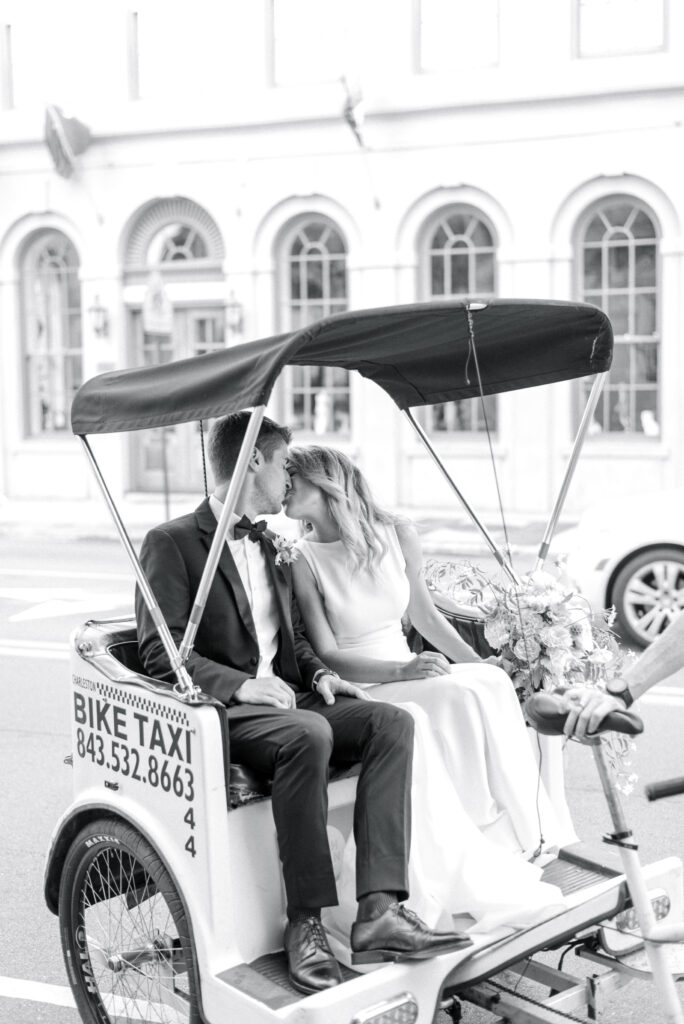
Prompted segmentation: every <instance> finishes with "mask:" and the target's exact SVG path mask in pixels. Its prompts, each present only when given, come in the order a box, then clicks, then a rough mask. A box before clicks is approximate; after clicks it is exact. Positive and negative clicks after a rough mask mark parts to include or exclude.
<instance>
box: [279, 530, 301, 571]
mask: <svg viewBox="0 0 684 1024" xmlns="http://www.w3.org/2000/svg"><path fill="white" fill-rule="evenodd" d="M273 544H274V546H275V549H276V556H275V564H276V565H292V563H293V562H296V561H297V559H298V558H299V550H298V548H297V542H296V541H294V540H289V539H288V538H287V537H283V536H282V534H280V533H276V535H275V537H274V538H273Z"/></svg>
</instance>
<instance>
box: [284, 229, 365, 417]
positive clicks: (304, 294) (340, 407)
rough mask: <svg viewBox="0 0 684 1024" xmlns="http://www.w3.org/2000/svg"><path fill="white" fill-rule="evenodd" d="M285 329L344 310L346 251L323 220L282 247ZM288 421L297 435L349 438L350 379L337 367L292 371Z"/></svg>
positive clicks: (296, 233) (291, 236) (298, 231)
mask: <svg viewBox="0 0 684 1024" xmlns="http://www.w3.org/2000/svg"><path fill="white" fill-rule="evenodd" d="M283 256H284V259H283V263H284V267H283V278H284V285H285V288H284V310H283V313H284V319H285V324H284V326H285V328H286V329H289V330H297V329H298V328H300V327H306V325H307V324H310V323H313V321H314V320H320V319H321V317H324V316H329V315H330V314H331V313H342V312H344V311H345V310H346V308H347V248H346V245H345V242H344V239H343V238H342V234H341V232H340V231H339V229H338V228H337V227H336V226H335V225H334V224H333V223H332V222H331V221H328V220H327V219H326V218H324V217H310V218H308V219H307V220H304V221H301V222H300V223H299V224H297V225H296V227H295V228H294V230H292V231H290V232H289V234H288V235H287V238H286V240H285V245H284V253H283ZM286 405H287V408H286V419H287V422H288V423H289V424H290V425H291V426H292V427H293V428H294V429H296V430H305V431H311V432H313V433H314V434H343V435H344V434H348V433H349V430H350V415H351V413H350V400H349V374H348V372H347V371H346V370H340V369H337V368H335V367H314V366H293V367H292V368H291V371H290V373H289V374H288V378H287V384H286Z"/></svg>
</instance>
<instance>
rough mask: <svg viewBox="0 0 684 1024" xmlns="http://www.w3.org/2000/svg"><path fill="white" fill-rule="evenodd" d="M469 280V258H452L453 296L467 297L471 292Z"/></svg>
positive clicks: (451, 292)
mask: <svg viewBox="0 0 684 1024" xmlns="http://www.w3.org/2000/svg"><path fill="white" fill-rule="evenodd" d="M469 283H470V282H469V279H468V256H467V254H464V255H460V254H459V255H454V256H452V257H451V288H450V289H449V291H450V294H451V295H467V294H468V292H469V291H470V288H469Z"/></svg>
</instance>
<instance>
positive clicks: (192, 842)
mask: <svg viewBox="0 0 684 1024" xmlns="http://www.w3.org/2000/svg"><path fill="white" fill-rule="evenodd" d="M185 849H186V850H187V851H188V853H189V854H190V855H191V856H193V857H195V856H196V855H197V850H196V849H195V837H194V836H190V838H189V839H188V841H187V843H186V844H185Z"/></svg>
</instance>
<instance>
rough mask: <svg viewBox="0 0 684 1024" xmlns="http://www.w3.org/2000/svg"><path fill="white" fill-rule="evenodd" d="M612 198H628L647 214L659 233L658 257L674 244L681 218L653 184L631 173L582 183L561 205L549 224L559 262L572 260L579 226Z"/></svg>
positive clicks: (554, 250)
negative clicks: (643, 208) (641, 206)
mask: <svg viewBox="0 0 684 1024" xmlns="http://www.w3.org/2000/svg"><path fill="white" fill-rule="evenodd" d="M613 196H629V197H630V198H631V199H632V200H636V201H638V202H640V203H641V204H642V205H643V206H644V207H645V212H647V213H648V212H649V211H650V216H651V217H653V218H654V223H655V226H656V228H657V229H658V231H659V238H660V244H661V249H660V251H661V255H663V254H666V253H668V252H669V251H670V250H671V249H672V247H674V246H676V245H677V240H678V239H679V237H680V235H681V232H682V226H681V219H680V217H679V214H678V213H677V210H676V208H675V207H674V205H673V203H672V202H671V200H670V199H669V197H668V196H667V195H666V194H665V193H664V192H663V191H662V189H661V188H660V187H659V186H658V185H656V184H655V183H654V182H652V181H650V180H649V179H647V178H642V177H639V176H638V175H633V174H616V175H605V176H601V177H598V178H592V179H590V180H589V181H585V182H582V183H581V184H579V185H578V186H577V187H576V188H575V189H573V190H572V191H571V192H569V193H568V194H567V195H566V197H565V199H563V201H562V202H561V204H560V206H559V207H558V210H557V211H556V214H555V216H554V218H553V221H552V223H551V247H552V255H553V257H554V258H555V259H558V260H568V261H571V260H572V259H573V257H574V254H575V250H576V246H577V241H578V238H579V232H580V230H581V225H582V224H583V223H584V221H583V218H584V216H585V215H587V216H589V212H590V211H591V210H595V209H596V208H597V207H598V206H599V205H600V204H601V203H602V202H607V201H608V200H610V199H611V197H613Z"/></svg>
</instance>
